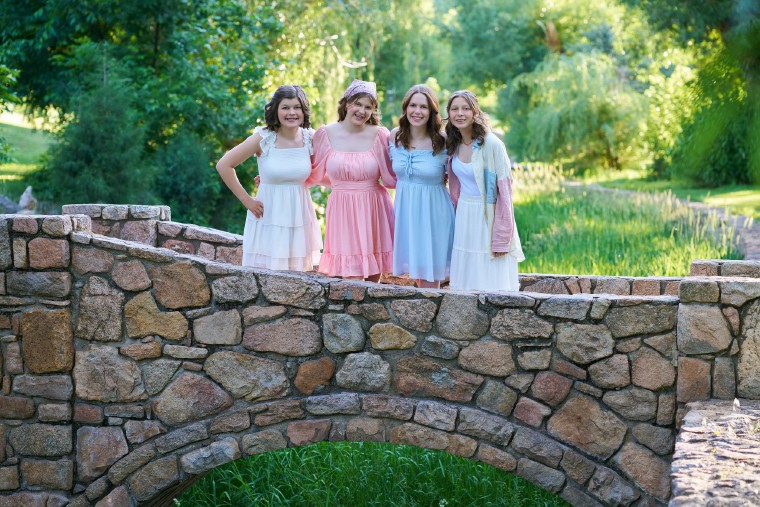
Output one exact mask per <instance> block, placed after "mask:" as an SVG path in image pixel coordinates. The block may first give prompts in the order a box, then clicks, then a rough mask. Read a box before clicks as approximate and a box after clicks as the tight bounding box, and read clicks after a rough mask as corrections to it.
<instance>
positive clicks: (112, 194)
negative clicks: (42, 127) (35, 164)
mask: <svg viewBox="0 0 760 507" xmlns="http://www.w3.org/2000/svg"><path fill="white" fill-rule="evenodd" d="M78 103H79V104H78V105H79V107H78V108H77V112H76V117H75V119H74V120H73V121H72V122H71V123H69V124H68V126H67V127H66V128H65V129H64V130H63V132H62V134H61V139H60V142H59V143H58V144H56V145H54V146H53V147H52V149H51V152H50V156H49V159H48V160H47V162H46V163H45V164H44V166H43V169H42V171H43V172H42V174H41V179H42V183H44V184H46V187H47V192H46V194H48V195H50V197H51V198H52V199H53V200H55V201H56V202H58V203H61V204H66V203H89V202H103V203H115V204H118V203H122V204H123V203H132V204H151V203H153V202H155V197H154V196H153V195H152V190H151V189H152V187H153V181H154V174H155V170H154V168H153V167H152V166H151V165H150V164H149V163H148V162H147V159H146V157H145V156H144V148H143V147H144V144H145V143H144V140H145V130H144V128H143V127H142V126H141V125H140V123H139V121H138V119H139V117H138V115H137V113H136V112H135V110H134V109H133V107H132V104H131V103H132V96H131V93H130V92H129V89H128V88H127V87H126V86H124V85H122V84H121V83H120V82H119V81H118V80H113V81H106V82H104V83H103V84H101V85H100V86H98V87H96V88H93V89H91V90H88V91H84V92H82V93H81V94H80V95H79V96H78Z"/></svg>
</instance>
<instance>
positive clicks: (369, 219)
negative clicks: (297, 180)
mask: <svg viewBox="0 0 760 507" xmlns="http://www.w3.org/2000/svg"><path fill="white" fill-rule="evenodd" d="M377 106H378V100H377V90H376V88H375V83H371V82H367V81H360V80H358V79H355V80H354V81H353V82H352V83H351V85H350V86H349V87H348V88H347V89H346V92H345V93H344V94H343V98H342V99H340V102H339V103H338V121H337V122H335V123H331V124H329V125H325V126H323V127H320V128H319V129H318V130H317V132H316V133H315V134H314V140H313V146H314V153H313V155H312V157H311V162H312V174H311V176H310V177H309V179H308V180H307V181H306V185H313V184H322V185H327V186H331V187H332V192H331V193H330V197H329V198H328V199H327V209H326V210H325V216H326V219H325V247H324V250H323V251H322V258H321V260H320V262H319V271H320V272H321V273H324V274H326V275H329V276H340V277H343V278H360V279H364V280H369V281H372V282H377V281H378V280H379V279H380V274H381V273H389V272H391V271H392V270H393V220H394V219H393V204H392V203H391V199H390V196H389V195H388V191H387V190H386V189H385V188H384V186H385V187H388V188H394V187H395V185H396V177H395V175H394V174H393V170H392V168H391V160H390V156H389V154H388V138H389V135H390V134H389V132H388V129H386V128H385V127H383V126H381V125H380V119H379V113H378V110H377ZM381 178H382V184H381V183H380V180H381ZM383 185H384V186H383Z"/></svg>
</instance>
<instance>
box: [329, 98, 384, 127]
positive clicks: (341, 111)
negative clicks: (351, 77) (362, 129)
mask: <svg viewBox="0 0 760 507" xmlns="http://www.w3.org/2000/svg"><path fill="white" fill-rule="evenodd" d="M364 97H366V98H368V99H369V100H370V102H371V103H372V107H373V108H374V111H372V114H371V115H370V117H369V120H367V123H369V124H370V125H380V111H378V109H377V106H378V103H377V98H375V96H374V95H370V94H369V93H364V92H361V93H356V94H354V95H351V96H350V97H343V98H342V99H340V102H338V121H343V120H345V119H346V115H347V114H348V106H349V105H351V104H353V103H354V102H356V101H357V100H359V99H363V98H364Z"/></svg>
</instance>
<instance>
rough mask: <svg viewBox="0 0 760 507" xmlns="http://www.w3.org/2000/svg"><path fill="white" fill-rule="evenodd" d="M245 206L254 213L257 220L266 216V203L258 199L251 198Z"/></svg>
mask: <svg viewBox="0 0 760 507" xmlns="http://www.w3.org/2000/svg"><path fill="white" fill-rule="evenodd" d="M243 204H244V205H245V207H246V208H247V209H248V211H250V212H251V213H253V216H255V217H256V218H261V217H263V216H264V203H262V202H261V201H259V200H258V199H254V198H253V197H251V198H250V199H247V200H246V202H244V203H243Z"/></svg>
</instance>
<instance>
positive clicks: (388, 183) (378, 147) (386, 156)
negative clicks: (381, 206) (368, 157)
mask: <svg viewBox="0 0 760 507" xmlns="http://www.w3.org/2000/svg"><path fill="white" fill-rule="evenodd" d="M390 138H391V133H390V132H389V131H388V129H387V128H385V127H380V130H379V131H378V133H377V138H376V139H375V144H374V145H373V146H372V150H373V151H374V154H375V158H376V159H377V164H378V166H379V167H380V178H381V179H382V180H383V185H384V186H385V187H387V188H396V173H395V172H393V164H392V163H391V155H390V151H389V149H388V143H389V141H390Z"/></svg>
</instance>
